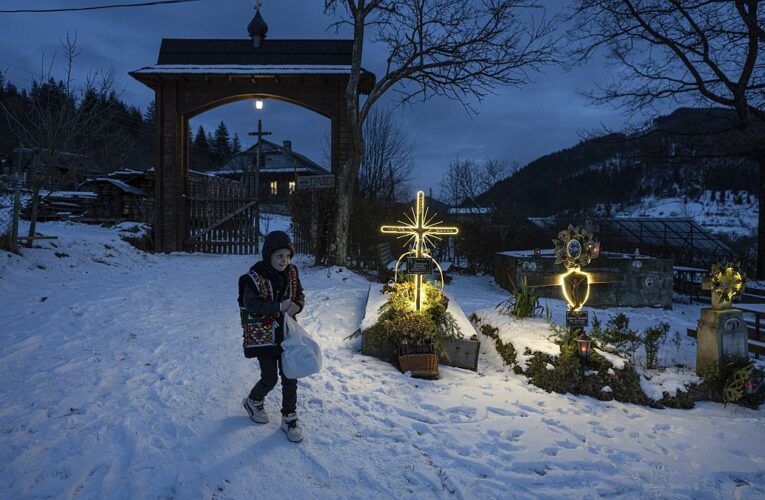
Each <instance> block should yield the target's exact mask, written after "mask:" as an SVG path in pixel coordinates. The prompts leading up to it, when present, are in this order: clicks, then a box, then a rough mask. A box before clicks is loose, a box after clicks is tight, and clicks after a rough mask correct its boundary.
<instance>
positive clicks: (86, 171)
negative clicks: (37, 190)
mask: <svg viewBox="0 0 765 500" xmlns="http://www.w3.org/2000/svg"><path fill="white" fill-rule="evenodd" d="M14 153H15V154H16V157H17V164H16V165H14V166H11V165H10V164H9V162H6V165H7V166H6V167H5V168H4V169H3V172H2V173H3V174H6V175H15V170H14V168H19V169H20V171H19V175H20V177H21V179H20V180H21V182H22V183H27V182H29V181H31V180H32V179H31V173H32V172H33V171H36V176H37V178H38V179H42V182H43V183H44V184H45V187H48V188H51V187H54V186H55V187H57V188H60V189H74V188H75V187H76V186H77V185H78V184H79V183H80V182H82V181H83V180H84V179H86V178H88V177H92V176H94V175H100V174H102V173H103V169H102V168H101V167H100V166H99V165H97V164H96V163H95V161H94V160H93V158H92V157H91V156H88V155H82V154H77V153H70V152H66V151H62V152H59V153H58V154H56V158H55V159H54V158H52V156H53V155H51V154H50V153H48V152H47V151H45V150H38V149H32V148H25V147H22V148H15V149H14Z"/></svg>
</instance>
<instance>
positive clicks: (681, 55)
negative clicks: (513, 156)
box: [569, 0, 765, 278]
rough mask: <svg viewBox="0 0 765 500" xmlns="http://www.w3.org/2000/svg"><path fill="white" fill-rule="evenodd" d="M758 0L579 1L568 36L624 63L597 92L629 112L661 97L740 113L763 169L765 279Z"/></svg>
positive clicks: (762, 187) (579, 50)
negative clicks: (719, 107) (614, 75)
mask: <svg viewBox="0 0 765 500" xmlns="http://www.w3.org/2000/svg"><path fill="white" fill-rule="evenodd" d="M761 3H762V2H760V1H758V0H730V1H719V0H717V1H713V0H669V1H667V0H577V2H576V4H575V7H574V8H573V11H572V14H571V17H570V21H571V23H572V25H571V29H570V30H569V37H570V38H571V40H572V41H574V43H575V47H576V50H575V53H574V55H575V56H576V58H577V59H576V60H577V61H581V60H584V59H586V58H589V57H590V56H591V55H592V54H593V53H595V52H596V51H597V50H598V49H605V50H607V56H608V57H609V58H610V60H611V61H612V62H613V63H615V64H616V65H617V67H618V68H619V73H618V74H617V75H616V77H615V78H614V81H613V82H612V83H611V84H608V85H605V86H603V87H601V88H600V89H598V90H597V91H596V92H594V93H593V94H592V97H593V99H595V100H596V101H597V102H618V103H620V104H621V105H623V106H625V107H626V108H627V109H628V110H630V111H637V110H643V109H645V108H647V107H649V106H651V105H653V104H654V103H657V102H659V101H669V102H671V103H673V104H700V103H707V104H709V103H712V104H714V105H717V106H723V107H725V108H728V109H732V110H734V111H735V115H736V120H737V123H735V124H734V125H736V126H737V127H738V128H739V129H740V130H741V132H742V134H741V137H742V140H741V141H740V143H739V144H728V145H722V144H721V145H720V148H721V149H722V148H723V147H725V148H727V149H728V151H726V153H728V154H731V155H732V154H735V153H739V154H745V155H748V156H750V157H751V158H753V159H755V160H756V161H757V162H758V164H759V167H760V169H759V170H760V181H759V187H758V195H759V204H760V205H759V206H760V214H759V234H758V249H759V251H758V257H757V276H758V277H759V278H765V56H764V55H763V50H765V14H763V12H762V11H761V10H760V9H759V7H760V4H761Z"/></svg>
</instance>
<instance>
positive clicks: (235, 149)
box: [231, 132, 242, 154]
mask: <svg viewBox="0 0 765 500" xmlns="http://www.w3.org/2000/svg"><path fill="white" fill-rule="evenodd" d="M241 151H242V143H241V142H239V134H237V133H236V132H234V138H233V139H232V140H231V154H236V153H239V152H241Z"/></svg>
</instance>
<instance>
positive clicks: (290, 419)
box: [282, 413, 303, 443]
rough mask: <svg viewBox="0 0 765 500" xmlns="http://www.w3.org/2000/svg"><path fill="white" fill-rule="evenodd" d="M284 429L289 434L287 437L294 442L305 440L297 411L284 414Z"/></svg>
mask: <svg viewBox="0 0 765 500" xmlns="http://www.w3.org/2000/svg"><path fill="white" fill-rule="evenodd" d="M282 430H283V431H284V432H285V433H286V434H287V439H289V440H290V441H292V442H293V443H299V442H300V441H302V440H303V429H301V428H300V423H299V422H298V417H297V414H296V413H290V414H289V415H285V416H282Z"/></svg>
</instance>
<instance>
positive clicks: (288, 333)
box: [282, 314, 321, 378]
mask: <svg viewBox="0 0 765 500" xmlns="http://www.w3.org/2000/svg"><path fill="white" fill-rule="evenodd" d="M285 316H286V319H285V320H284V341H282V350H283V351H284V352H282V370H283V371H284V375H286V376H287V378H303V377H307V376H309V375H313V374H314V373H318V372H319V371H320V370H321V349H320V348H319V344H317V343H316V341H314V340H313V339H312V338H311V336H310V335H308V333H307V332H306V331H305V330H304V329H303V327H302V326H300V325H298V324H297V321H295V320H294V319H292V317H291V316H290V315H289V314H286V315H285Z"/></svg>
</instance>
